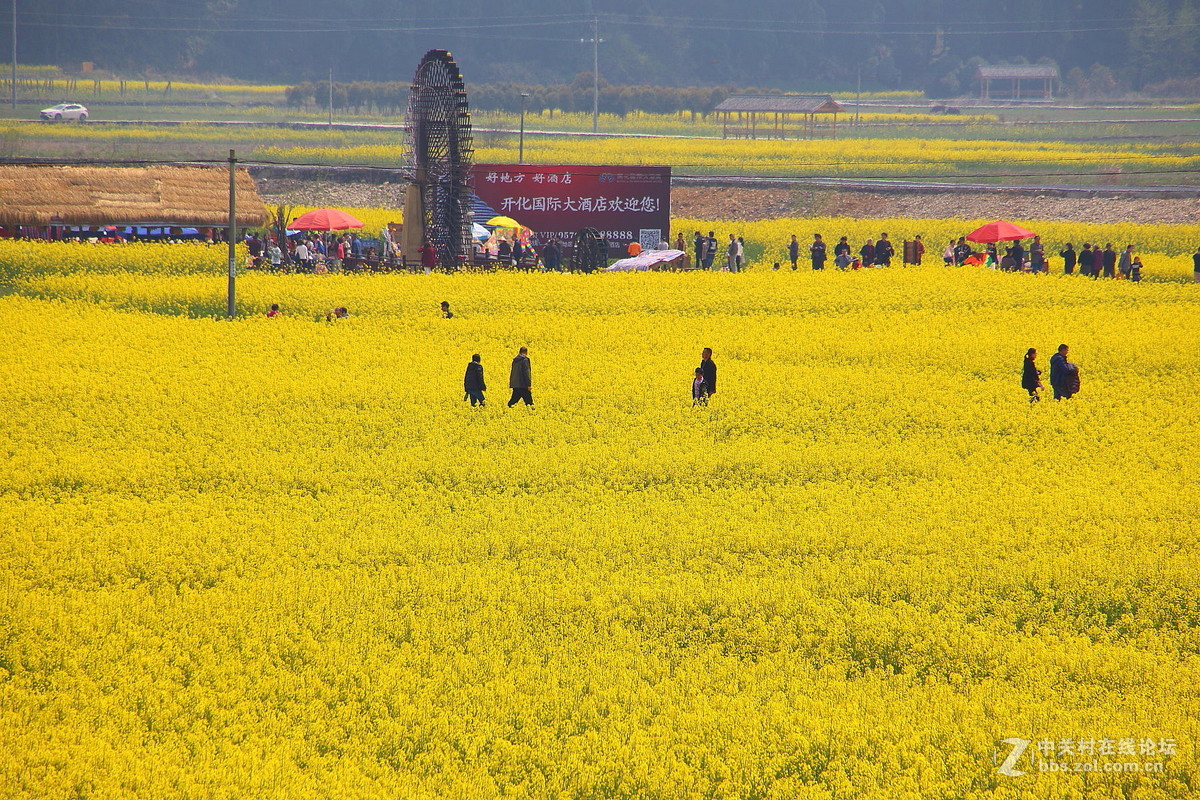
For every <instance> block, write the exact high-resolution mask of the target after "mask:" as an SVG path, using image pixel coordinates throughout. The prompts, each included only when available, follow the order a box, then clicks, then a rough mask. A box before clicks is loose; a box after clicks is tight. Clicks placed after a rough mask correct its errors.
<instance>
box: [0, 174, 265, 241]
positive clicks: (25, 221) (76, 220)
mask: <svg viewBox="0 0 1200 800" xmlns="http://www.w3.org/2000/svg"><path fill="white" fill-rule="evenodd" d="M237 210H238V213H237V224H238V227H239V228H257V227H261V226H262V225H264V224H266V221H267V219H268V218H269V214H268V212H267V208H266V206H265V205H264V204H263V201H262V198H261V197H259V196H258V192H257V191H256V190H255V188H254V181H253V180H251V178H250V175H249V173H247V172H246V170H244V169H240V170H238V171H237ZM116 224H121V225H148V226H166V225H169V226H180V227H183V226H188V227H205V228H219V227H224V226H225V225H227V224H229V172H228V170H227V169H222V168H215V167H172V166H149V167H76V166H25V165H14V166H0V225H5V226H16V225H29V226H36V227H45V226H48V225H78V226H97V225H116Z"/></svg>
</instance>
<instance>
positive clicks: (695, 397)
mask: <svg viewBox="0 0 1200 800" xmlns="http://www.w3.org/2000/svg"><path fill="white" fill-rule="evenodd" d="M692 405H694V406H706V405H708V383H707V382H705V380H704V370H703V369H701V368H700V367H696V374H695V377H693V378H692Z"/></svg>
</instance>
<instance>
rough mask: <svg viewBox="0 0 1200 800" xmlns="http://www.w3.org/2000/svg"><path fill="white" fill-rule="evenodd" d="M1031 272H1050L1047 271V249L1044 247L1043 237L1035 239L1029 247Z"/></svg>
mask: <svg viewBox="0 0 1200 800" xmlns="http://www.w3.org/2000/svg"><path fill="white" fill-rule="evenodd" d="M1029 271H1030V272H1048V271H1049V270H1047V269H1046V249H1045V248H1044V247H1043V246H1042V237H1040V236H1035V237H1033V242H1032V243H1031V244H1030V245H1029Z"/></svg>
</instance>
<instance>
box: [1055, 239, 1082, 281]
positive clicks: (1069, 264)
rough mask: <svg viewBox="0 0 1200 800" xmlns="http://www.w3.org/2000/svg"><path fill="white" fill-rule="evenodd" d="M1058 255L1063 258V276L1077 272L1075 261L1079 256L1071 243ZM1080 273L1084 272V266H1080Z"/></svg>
mask: <svg viewBox="0 0 1200 800" xmlns="http://www.w3.org/2000/svg"><path fill="white" fill-rule="evenodd" d="M1058 254H1059V255H1060V256H1062V260H1063V274H1065V275H1070V274H1071V273H1072V272H1074V271H1075V260H1076V258H1077V256H1078V255H1079V254H1078V253H1076V252H1075V248H1074V247H1073V246H1072V245H1071V243H1070V242H1067V246H1066V247H1065V248H1063V249H1062V250H1059V251H1058ZM1079 271H1080V273H1082V272H1083V267H1082V266H1080V268H1079Z"/></svg>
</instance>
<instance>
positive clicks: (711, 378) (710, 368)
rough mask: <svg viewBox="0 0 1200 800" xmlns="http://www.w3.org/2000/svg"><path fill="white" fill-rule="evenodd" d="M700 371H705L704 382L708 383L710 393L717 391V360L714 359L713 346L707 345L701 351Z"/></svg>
mask: <svg viewBox="0 0 1200 800" xmlns="http://www.w3.org/2000/svg"><path fill="white" fill-rule="evenodd" d="M700 371H701V372H703V373H704V382H705V383H706V384H707V385H708V393H709V395H710V396H711V395H714V394H716V393H717V362H715V361H713V360H712V348H711V347H706V348H704V349H703V350H701V351H700Z"/></svg>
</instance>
